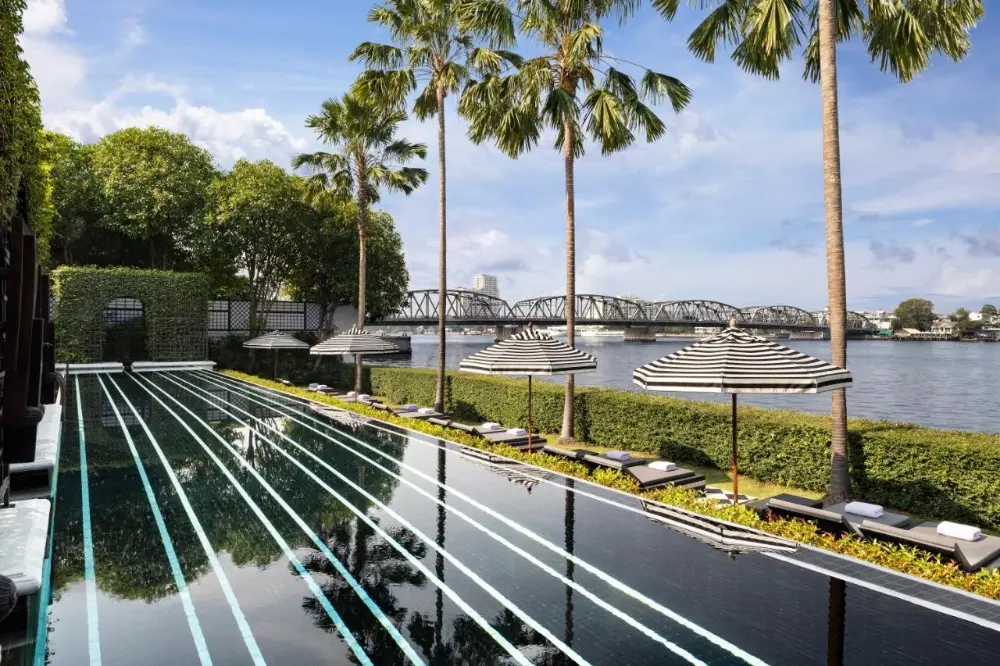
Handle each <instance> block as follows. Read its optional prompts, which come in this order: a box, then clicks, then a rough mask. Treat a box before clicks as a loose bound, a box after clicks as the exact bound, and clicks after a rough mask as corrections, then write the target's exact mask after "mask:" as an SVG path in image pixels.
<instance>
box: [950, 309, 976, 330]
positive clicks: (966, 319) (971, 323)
mask: <svg viewBox="0 0 1000 666" xmlns="http://www.w3.org/2000/svg"><path fill="white" fill-rule="evenodd" d="M970 315H971V313H970V312H969V311H968V310H966V309H965V308H958V309H957V310H955V311H954V312H952V313H951V314H950V315H948V318H949V319H951V320H952V321H953V322H955V324H956V325H957V326H958V330H959V331H960V332H961V333H964V334H971V333H975V332H976V331H978V330H979V329H980V328H982V327H983V321H982V320H978V321H977V320H974V319H972V318H971V316H970Z"/></svg>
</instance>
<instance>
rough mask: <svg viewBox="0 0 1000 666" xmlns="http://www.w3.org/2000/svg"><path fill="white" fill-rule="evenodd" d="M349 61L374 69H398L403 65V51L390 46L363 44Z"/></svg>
mask: <svg viewBox="0 0 1000 666" xmlns="http://www.w3.org/2000/svg"><path fill="white" fill-rule="evenodd" d="M347 59H348V60H349V61H351V62H356V61H358V62H360V63H361V64H362V65H364V66H365V67H368V68H372V69H396V68H398V67H401V66H402V65H403V51H402V49H400V48H399V47H396V46H392V45H390V44H376V43H375V42H361V43H360V44H358V46H357V48H355V49H354V51H352V52H351V55H349V56H347Z"/></svg>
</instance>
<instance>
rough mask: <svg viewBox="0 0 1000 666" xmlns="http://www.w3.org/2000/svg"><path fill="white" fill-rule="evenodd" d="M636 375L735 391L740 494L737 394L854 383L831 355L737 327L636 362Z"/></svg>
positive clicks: (674, 386) (659, 382) (664, 383)
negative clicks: (826, 357) (791, 346)
mask: <svg viewBox="0 0 1000 666" xmlns="http://www.w3.org/2000/svg"><path fill="white" fill-rule="evenodd" d="M632 380H633V381H634V382H635V383H636V384H638V385H639V386H641V387H643V388H645V389H649V390H652V391H692V392H700V393H731V394H732V396H733V398H732V405H733V415H732V423H733V427H732V445H733V453H732V465H733V497H734V501H736V498H738V497H739V478H738V473H737V465H736V461H737V451H736V433H737V422H736V396H737V395H738V394H740V393H824V392H826V391H833V390H835V389H841V388H847V387H849V386H850V385H851V381H852V380H851V373H850V372H848V371H847V370H844V369H843V368H838V367H837V366H835V365H831V364H830V363H827V362H826V361H823V360H821V359H818V358H814V357H812V356H809V355H807V354H803V353H802V352H800V351H795V350H794V349H789V348H788V347H785V346H782V345H779V344H777V343H775V342H771V341H770V340H764V339H763V338H758V337H757V336H755V335H751V334H750V333H748V332H746V331H743V330H740V329H739V328H736V322H735V321H732V322H730V327H729V328H727V329H726V330H724V331H722V332H721V333H719V334H717V335H714V336H712V337H710V338H706V339H704V340H701V341H700V342H696V343H694V344H693V345H689V346H687V347H684V348H683V349H679V350H677V351H675V352H674V353H673V354H670V355H668V356H664V357H663V358H661V359H659V360H656V361H653V362H652V363H648V364H646V365H644V366H642V367H640V368H636V370H635V372H634V373H633V374H632Z"/></svg>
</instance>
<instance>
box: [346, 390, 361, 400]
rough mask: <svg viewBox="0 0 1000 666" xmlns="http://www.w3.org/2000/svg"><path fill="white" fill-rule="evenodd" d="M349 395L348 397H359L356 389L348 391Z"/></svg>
mask: <svg viewBox="0 0 1000 666" xmlns="http://www.w3.org/2000/svg"><path fill="white" fill-rule="evenodd" d="M347 397H348V398H357V397H358V394H357V393H355V392H354V391H348V392H347Z"/></svg>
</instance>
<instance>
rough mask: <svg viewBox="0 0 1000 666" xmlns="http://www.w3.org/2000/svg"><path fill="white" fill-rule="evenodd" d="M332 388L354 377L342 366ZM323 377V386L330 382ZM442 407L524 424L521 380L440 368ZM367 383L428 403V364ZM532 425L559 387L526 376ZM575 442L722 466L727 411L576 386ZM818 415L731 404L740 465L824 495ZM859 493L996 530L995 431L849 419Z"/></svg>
mask: <svg viewBox="0 0 1000 666" xmlns="http://www.w3.org/2000/svg"><path fill="white" fill-rule="evenodd" d="M341 375H342V376H340V377H338V378H337V380H338V383H337V385H338V386H341V387H344V388H347V387H349V386H350V385H351V383H352V378H353V367H351V366H349V365H347V364H345V365H344V366H343V367H342V368H341ZM327 383H330V382H329V381H328V382H327ZM445 386H446V402H445V404H446V408H447V409H448V411H449V412H451V413H452V414H454V416H455V418H457V419H460V420H467V421H469V422H482V421H497V422H500V423H503V424H506V425H511V426H513V425H524V424H525V422H526V420H527V381H525V380H518V379H503V378H496V377H487V376H483V375H471V374H465V373H449V375H448V378H447V382H446V385H445ZM364 387H365V390H366V391H368V392H369V393H371V394H372V395H376V396H382V397H384V398H385V399H386V400H389V401H390V402H392V403H396V404H400V403H407V402H413V403H419V404H423V405H431V404H433V403H434V371H433V370H428V369H417V368H393V367H379V366H372V367H366V369H365V383H364ZM533 395H534V423H535V428H536V430H538V431H542V432H558V431H559V430H560V425H561V423H562V410H563V387H562V386H561V385H558V384H552V383H549V382H545V381H537V380H536V381H535V382H534V394H533ZM576 433H577V436H578V437H579V438H580V439H581V440H582V441H587V442H592V443H594V444H597V445H600V446H607V447H613V448H616V449H624V450H635V451H658V452H659V454H660V455H661V456H662V457H664V458H667V459H668V460H672V461H674V462H677V463H691V464H701V465H705V464H708V465H714V466H716V467H718V468H720V469H727V468H728V467H729V451H730V448H729V447H730V444H729V437H730V407H729V406H728V405H724V404H718V403H710V402H699V401H694V400H684V399H680V398H670V397H662V396H657V395H651V394H643V393H631V392H628V391H618V390H613V389H592V388H584V389H579V388H578V389H577V391H576ZM829 438H830V420H829V418H828V417H825V416H820V415H814V414H805V413H801V412H793V411H784V410H776V409H761V408H755V407H742V408H740V410H739V446H740V472H741V473H742V474H746V475H747V476H749V477H752V478H754V479H757V480H759V481H769V482H772V483H778V484H782V485H787V486H792V487H796V488H803V489H807V490H814V491H823V490H825V489H826V486H827V483H828V482H829V479H830V453H829V448H828V447H829ZM849 446H850V464H851V475H852V479H853V483H854V490H855V494H856V496H857V497H859V498H862V499H864V500H866V501H869V502H876V503H880V504H884V505H886V506H891V507H895V508H898V509H902V510H904V511H909V512H913V513H916V514H919V515H925V516H933V517H936V518H941V519H945V518H947V519H953V520H961V521H966V522H971V523H974V524H977V525H979V526H981V527H992V528H994V529H996V528H1000V436H998V435H988V434H984V433H970V432H959V431H944V430H933V429H930V428H921V427H918V426H914V425H909V424H905V423H892V422H888V421H866V420H862V419H851V420H850V422H849Z"/></svg>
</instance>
